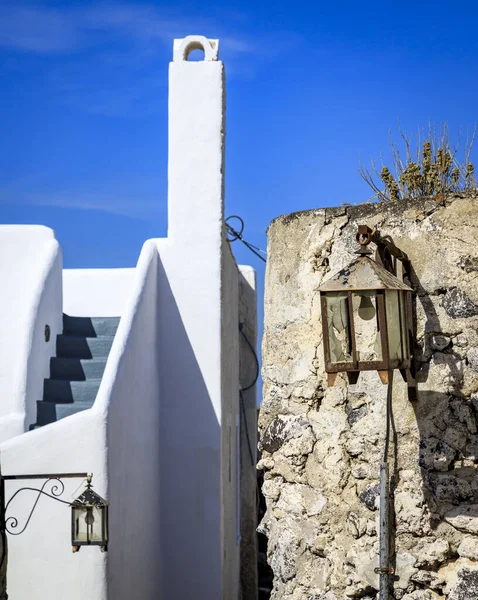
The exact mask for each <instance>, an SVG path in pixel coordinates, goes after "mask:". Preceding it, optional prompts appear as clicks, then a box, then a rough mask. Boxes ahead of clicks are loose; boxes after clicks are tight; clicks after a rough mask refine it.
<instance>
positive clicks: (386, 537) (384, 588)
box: [375, 371, 394, 600]
mask: <svg viewBox="0 0 478 600" xmlns="http://www.w3.org/2000/svg"><path fill="white" fill-rule="evenodd" d="M388 381H389V383H388V388H387V406H386V419H387V421H386V426H385V447H384V450H383V460H382V463H381V465H380V564H379V567H378V568H377V569H375V573H378V574H379V575H380V586H379V600H389V597H390V575H393V574H394V569H393V568H391V567H390V484H389V480H390V477H389V468H388V450H389V445H390V422H391V416H392V415H391V412H392V386H393V371H389V379H388Z"/></svg>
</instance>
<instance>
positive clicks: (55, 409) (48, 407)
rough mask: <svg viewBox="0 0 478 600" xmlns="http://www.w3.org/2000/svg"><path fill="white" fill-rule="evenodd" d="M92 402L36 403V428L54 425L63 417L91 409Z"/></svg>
mask: <svg viewBox="0 0 478 600" xmlns="http://www.w3.org/2000/svg"><path fill="white" fill-rule="evenodd" d="M92 405H93V402H73V403H70V404H55V403H54V402H43V401H40V402H37V422H36V423H35V426H36V427H39V426H42V425H48V424H49V423H54V422H55V421H58V420H60V419H63V418H64V417H69V416H70V415H74V414H76V413H78V412H82V411H83V410H87V409H88V408H91V407H92Z"/></svg>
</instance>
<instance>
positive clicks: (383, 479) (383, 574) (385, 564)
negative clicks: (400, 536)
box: [377, 463, 391, 600]
mask: <svg viewBox="0 0 478 600" xmlns="http://www.w3.org/2000/svg"><path fill="white" fill-rule="evenodd" d="M388 482H389V473H388V463H382V464H381V465H380V567H379V568H378V569H377V571H378V572H379V573H380V594H379V598H380V600H388V597H389V591H390V574H391V572H390V488H389V483H388Z"/></svg>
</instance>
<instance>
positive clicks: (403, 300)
mask: <svg viewBox="0 0 478 600" xmlns="http://www.w3.org/2000/svg"><path fill="white" fill-rule="evenodd" d="M399 294H400V324H401V326H402V346H403V358H404V359H408V358H410V348H409V340H408V321H407V300H408V292H399Z"/></svg>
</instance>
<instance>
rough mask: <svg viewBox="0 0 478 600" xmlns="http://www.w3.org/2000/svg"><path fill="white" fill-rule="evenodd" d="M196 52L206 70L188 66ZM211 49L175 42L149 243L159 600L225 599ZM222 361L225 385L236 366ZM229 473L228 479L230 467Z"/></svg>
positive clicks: (216, 130)
mask: <svg viewBox="0 0 478 600" xmlns="http://www.w3.org/2000/svg"><path fill="white" fill-rule="evenodd" d="M197 48H201V49H203V50H204V58H205V60H203V61H188V60H187V58H188V56H189V53H190V51H191V50H193V49H197ZM217 48H218V43H217V41H214V40H212V41H211V40H207V39H206V38H204V37H202V36H188V37H187V38H185V39H184V40H176V41H175V43H174V60H173V61H172V62H171V63H170V67H169V164H168V220H169V223H168V238H167V239H165V240H159V242H158V247H159V255H160V274H159V297H158V300H159V310H158V315H159V324H160V325H159V331H160V337H159V343H160V345H161V348H160V351H159V356H161V362H160V364H159V370H160V373H159V376H160V386H161V393H160V396H161V414H160V431H159V439H160V444H161V451H160V454H161V456H160V461H161V470H160V487H161V500H160V504H159V510H160V511H161V515H160V521H161V524H162V525H161V542H160V552H161V560H160V563H161V577H160V579H161V590H160V597H162V598H189V597H195V598H207V599H208V600H220V599H221V598H223V597H224V598H225V597H231V598H232V596H230V595H229V594H226V595H224V590H223V581H222V578H223V561H224V552H225V546H224V544H223V539H224V531H223V523H224V516H223V513H224V510H223V497H222V495H221V494H222V493H223V492H224V488H223V482H222V481H221V461H222V462H223V463H224V457H221V436H222V433H223V430H224V429H226V430H227V432H228V434H230V433H231V431H232V432H233V431H234V429H232V430H231V422H232V421H234V416H232V415H229V410H227V411H226V413H224V407H225V406H227V407H229V406H230V404H231V402H230V400H229V398H227V399H226V400H225V397H224V373H225V372H226V370H227V369H225V367H224V360H225V354H227V344H225V342H224V336H225V329H224V323H225V322H226V321H227V322H231V323H234V329H233V330H232V331H231V328H230V327H228V328H227V335H228V336H229V338H231V336H232V339H233V340H234V335H236V332H237V317H235V316H234V315H233V316H232V317H231V318H229V319H227V318H226V314H225V313H224V310H226V311H235V312H236V313H237V297H236V299H235V301H231V302H229V303H227V306H226V308H225V303H224V295H223V294H224V287H226V286H227V284H226V279H228V280H229V279H231V278H232V279H234V278H235V279H234V281H235V282H236V286H235V288H234V289H231V290H229V291H230V293H234V292H235V293H236V294H237V273H236V272H235V273H234V277H231V275H230V271H229V270H230V269H231V268H232V269H236V267H235V263H233V261H232V262H231V257H230V255H229V253H228V254H227V256H226V250H227V251H228V250H229V249H228V248H226V242H225V239H224V231H223V227H224V225H223V223H224V214H223V213H224V133H225V123H224V118H225V83H224V67H223V64H222V62H220V61H219V60H217ZM232 345H233V346H234V344H232ZM227 358H228V359H229V360H230V361H231V364H230V369H229V372H230V373H231V377H234V373H235V372H236V370H237V363H238V357H237V356H235V355H234V352H229V354H228V357H227ZM237 388H238V385H237V377H236V379H235V381H234V391H235V393H236V394H237ZM226 423H227V424H226ZM227 448H229V449H231V448H232V449H234V440H233V439H230V438H229V441H228V444H227ZM226 464H230V465H232V467H233V466H234V457H233V456H228V457H227V459H226ZM232 467H231V468H232ZM227 483H228V485H231V484H230V483H229V482H227ZM228 527H229V528H230V529H232V525H231V526H228ZM227 552H228V553H229V554H230V552H231V549H230V548H228V550H227ZM226 560H227V561H229V556H228V557H227V559H226Z"/></svg>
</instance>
